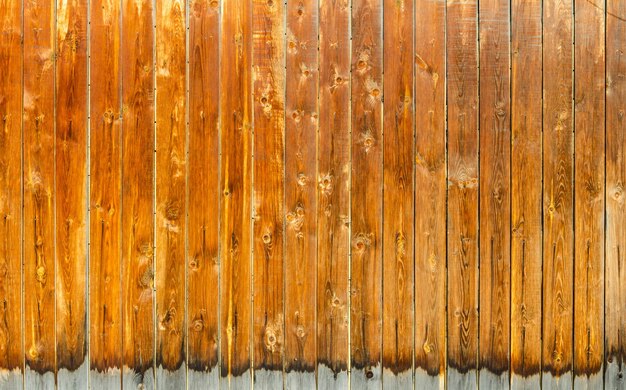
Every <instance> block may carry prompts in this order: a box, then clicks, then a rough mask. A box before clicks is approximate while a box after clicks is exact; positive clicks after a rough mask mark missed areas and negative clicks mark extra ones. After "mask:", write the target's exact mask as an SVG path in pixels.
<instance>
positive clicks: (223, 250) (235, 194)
mask: <svg viewBox="0 0 626 390" xmlns="http://www.w3.org/2000/svg"><path fill="white" fill-rule="evenodd" d="M251 65H252V2H251V0H234V1H225V2H223V3H222V21H221V25H220V108H219V110H220V133H219V136H220V150H221V159H220V192H221V200H220V217H219V221H220V225H219V229H220V316H221V317H220V326H221V328H220V338H221V342H220V344H221V345H220V348H221V349H220V358H221V378H220V387H221V388H234V389H238V388H244V387H248V386H250V382H251V381H252V366H251V364H252V355H253V351H252V350H251V344H252V339H251V338H252V336H253V335H252V333H251V332H252V323H251V321H252V307H251V306H252V285H251V284H252V269H251V267H252V264H251V257H252V254H251V250H252V246H251V245H252V241H251V240H252V204H251V202H252V148H253V128H252V124H253V123H252V104H253V103H252V89H251V88H252V66H251Z"/></svg>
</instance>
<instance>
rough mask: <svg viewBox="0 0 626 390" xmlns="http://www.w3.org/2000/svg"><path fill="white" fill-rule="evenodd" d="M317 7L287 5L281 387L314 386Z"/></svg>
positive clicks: (308, 4) (310, 2) (307, 3)
mask: <svg viewBox="0 0 626 390" xmlns="http://www.w3.org/2000/svg"><path fill="white" fill-rule="evenodd" d="M317 6H318V4H317V2H313V1H300V2H296V1H288V2H287V15H286V19H287V20H286V24H287V31H286V32H287V43H286V45H287V47H286V68H287V69H286V91H285V95H286V96H285V110H286V112H285V114H286V117H285V213H286V216H285V222H286V226H285V287H284V288H285V336H284V340H285V341H284V342H285V346H284V348H285V388H287V389H301V388H307V387H314V386H315V369H316V362H317V355H316V346H317V334H316V329H317V325H316V323H317V316H316V314H317V309H316V307H317V305H316V302H317V301H316V291H317V278H316V276H315V275H316V273H317V199H316V195H317V190H316V189H317V185H318V183H317V180H316V176H317V172H316V168H317V130H318V117H319V116H318V100H317V99H318V81H319V72H318V66H319V63H318V50H317V48H318V37H317V32H318V7H317Z"/></svg>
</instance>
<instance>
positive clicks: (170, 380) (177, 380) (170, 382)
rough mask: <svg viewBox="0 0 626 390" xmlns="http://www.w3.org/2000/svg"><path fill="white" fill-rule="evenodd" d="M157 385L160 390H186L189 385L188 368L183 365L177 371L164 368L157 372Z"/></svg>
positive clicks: (159, 368)
mask: <svg viewBox="0 0 626 390" xmlns="http://www.w3.org/2000/svg"><path fill="white" fill-rule="evenodd" d="M156 385H157V387H158V388H159V389H185V386H186V385H187V366H186V365H185V363H182V364H181V365H180V367H178V369H177V370H175V371H170V370H166V369H165V368H163V367H162V366H159V367H157V370H156Z"/></svg>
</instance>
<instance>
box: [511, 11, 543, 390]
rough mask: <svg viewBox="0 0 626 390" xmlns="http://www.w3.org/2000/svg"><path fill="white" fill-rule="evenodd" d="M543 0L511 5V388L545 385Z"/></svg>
mask: <svg viewBox="0 0 626 390" xmlns="http://www.w3.org/2000/svg"><path fill="white" fill-rule="evenodd" d="M541 47H542V40H541V1H536V0H535V1H525V0H516V1H513V2H512V3H511V388H513V389H531V388H537V387H539V386H540V371H541V348H540V347H541V318H542V317H541V314H542V313H541V310H542V304H541V298H542V296H541V282H542V244H541V243H542V237H541V231H542V223H541V198H542V191H541V183H542V177H541V169H542V162H541V151H542V148H541V147H542V141H541V133H542V111H541V110H542V101H541V94H542V91H541V89H542V75H541V72H539V71H538V69H541V66H542V53H541Z"/></svg>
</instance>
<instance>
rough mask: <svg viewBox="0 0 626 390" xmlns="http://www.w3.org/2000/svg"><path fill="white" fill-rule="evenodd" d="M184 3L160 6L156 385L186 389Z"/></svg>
mask: <svg viewBox="0 0 626 390" xmlns="http://www.w3.org/2000/svg"><path fill="white" fill-rule="evenodd" d="M185 7H186V2H185V1H184V0H162V1H158V2H156V30H155V31H156V69H155V72H156V123H155V124H156V182H155V185H156V205H155V213H156V216H155V218H156V243H155V245H156V253H155V254H156V321H157V326H156V329H157V334H156V337H157V339H156V361H155V365H156V381H157V386H159V387H162V388H184V387H185V386H186V375H187V373H186V366H185V364H186V360H187V358H186V345H185V342H186V333H187V332H186V330H187V326H186V322H185V320H186V318H185V316H186V309H187V306H186V305H187V303H186V299H187V295H186V294H187V292H186V285H187V279H186V274H187V272H186V270H187V266H186V265H187V248H186V242H185V231H186V229H187V199H186V195H187V194H186V191H187V116H186V114H187V113H186V80H185V77H186V47H185V29H186V20H185V18H186V16H185Z"/></svg>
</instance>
